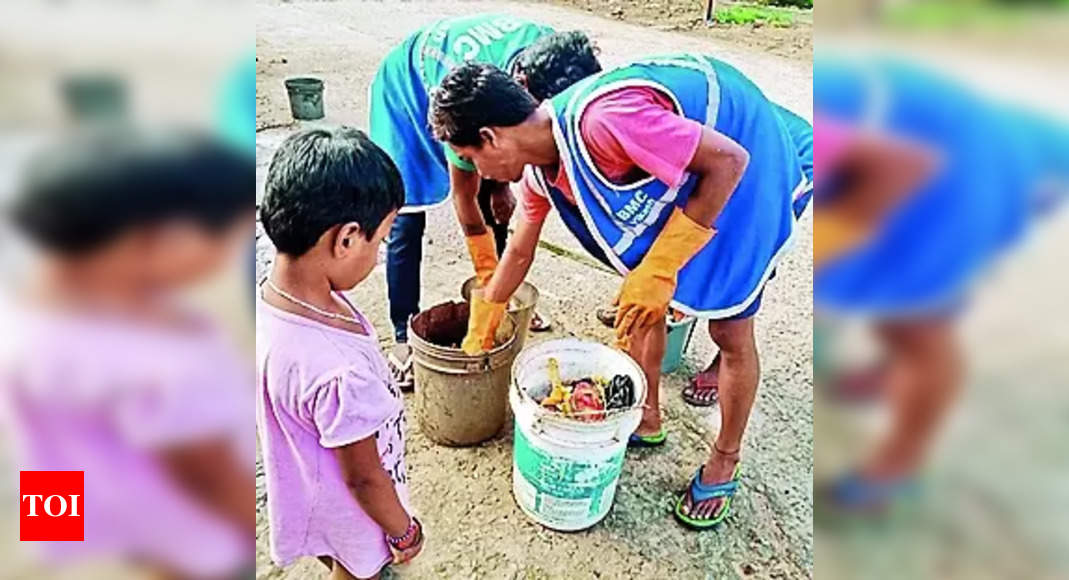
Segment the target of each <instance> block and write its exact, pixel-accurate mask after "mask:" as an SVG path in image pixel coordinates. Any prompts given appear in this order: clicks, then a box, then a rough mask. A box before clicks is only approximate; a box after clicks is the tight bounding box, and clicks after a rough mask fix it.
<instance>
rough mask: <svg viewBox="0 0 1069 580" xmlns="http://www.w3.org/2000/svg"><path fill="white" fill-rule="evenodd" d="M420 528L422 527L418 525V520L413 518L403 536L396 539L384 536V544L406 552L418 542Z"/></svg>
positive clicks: (387, 535)
mask: <svg viewBox="0 0 1069 580" xmlns="http://www.w3.org/2000/svg"><path fill="white" fill-rule="evenodd" d="M422 528H423V526H421V525H420V523H419V520H417V519H416V518H415V516H413V517H412V521H411V522H409V523H408V529H407V530H405V533H404V534H402V535H400V536H397V537H394V536H391V535H389V534H386V542H387V543H389V544H390V545H391V546H393V547H394V548H396V549H398V550H407V549H408V548H411V547H412V546H413V545H415V544H416V542H417V541H418V540H419V537H420V535H421V534H420V532H421V530H422Z"/></svg>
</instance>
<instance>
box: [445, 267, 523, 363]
mask: <svg viewBox="0 0 1069 580" xmlns="http://www.w3.org/2000/svg"><path fill="white" fill-rule="evenodd" d="M475 283H476V280H475V276H472V277H471V278H468V279H467V280H465V281H464V284H462V285H461V286H460V296H461V297H463V298H464V301H465V302H468V301H469V300H471V289H472V288H474V287H475ZM538 296H539V295H538V288H535V287H534V284H531V283H530V282H524V283H522V284H520V287H519V288H517V289H516V291H515V292H513V294H512V298H510V299H509V307H508V311H509V313H510V314H512V317H513V318H515V319H516V347H515V348H516V352H519V351H520V350H522V349H523V346H524V345H525V344H526V343H527V332H528V329H530V328H531V318H532V317H533V316H534V311H535V306H536V305H537V304H538Z"/></svg>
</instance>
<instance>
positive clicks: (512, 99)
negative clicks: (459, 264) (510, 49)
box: [428, 62, 538, 146]
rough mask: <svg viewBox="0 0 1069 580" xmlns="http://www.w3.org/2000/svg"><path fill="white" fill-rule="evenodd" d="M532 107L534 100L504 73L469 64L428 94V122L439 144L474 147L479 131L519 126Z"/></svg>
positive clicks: (478, 140) (479, 138) (481, 65)
mask: <svg viewBox="0 0 1069 580" xmlns="http://www.w3.org/2000/svg"><path fill="white" fill-rule="evenodd" d="M536 108H538V101H536V100H535V99H534V97H532V96H531V94H530V93H528V92H527V90H525V89H524V88H523V87H522V86H521V85H520V84H519V83H517V82H516V81H515V80H514V79H513V78H512V77H511V76H509V75H508V74H507V73H506V72H505V71H503V70H501V69H499V68H497V67H495V66H493V65H489V64H483V63H473V62H470V63H466V64H463V65H460V66H458V67H457V68H455V69H453V70H452V71H450V72H449V74H448V75H446V76H445V78H444V79H442V83H441V85H439V86H438V88H436V89H435V90H434V91H433V92H432V94H431V108H430V114H429V115H428V121H429V122H430V125H431V131H432V132H433V133H434V137H435V138H436V139H438V140H439V141H448V142H449V143H452V144H454V145H458V146H475V145H479V144H480V143H481V142H482V139H481V137H480V136H479V129H481V128H483V127H511V126H513V125H519V124H520V123H522V122H523V121H524V120H525V119H527V117H529V116H530V115H531V113H533V112H534V110H535V109H536Z"/></svg>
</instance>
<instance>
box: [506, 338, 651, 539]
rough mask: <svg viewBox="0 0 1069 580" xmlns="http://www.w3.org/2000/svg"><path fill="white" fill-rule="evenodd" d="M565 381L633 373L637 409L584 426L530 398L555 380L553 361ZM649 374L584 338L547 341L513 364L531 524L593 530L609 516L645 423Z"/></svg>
mask: <svg viewBox="0 0 1069 580" xmlns="http://www.w3.org/2000/svg"><path fill="white" fill-rule="evenodd" d="M550 358H555V359H557V362H558V365H559V367H560V376H561V378H562V379H564V380H571V379H579V378H582V377H587V376H591V375H602V376H605V377H609V378H611V377H612V376H614V375H618V374H627V375H630V376H631V379H632V380H633V381H634V383H635V404H634V405H633V406H632V407H631V408H629V409H623V410H615V411H608V412H607V413H606V416H605V419H604V420H600V421H595V422H589V423H586V422H581V421H577V420H575V419H570V418H566V417H563V416H561V415H559V414H557V413H555V412H553V411H549V410H546V409H543V408H542V407H541V406H540V405H539V404H538V402H536V401H535V400H534V399H532V398H531V397H530V396H529V395H528V394H527V392H528V389H529V388H531V387H533V386H539V385H545V384H546V383H548V381H549V374H548V367H549V359H550ZM645 402H646V377H645V375H644V374H643V373H642V369H641V368H640V367H639V366H638V364H636V363H635V361H634V360H632V359H631V357H629V356H628V355H626V354H625V353H623V352H621V351H618V350H615V349H612V348H609V347H607V346H605V345H603V344H599V343H594V342H586V341H581V340H576V339H561V340H550V341H546V342H542V343H539V344H536V345H534V346H531V347H529V348H527V349H525V350H524V351H523V352H522V353H520V356H519V357H518V358H517V359H516V361H515V362H514V363H513V365H512V387H511V388H510V389H509V403H510V404H511V406H512V413H513V415H515V417H516V421H515V425H516V427H515V438H514V441H513V451H512V493H513V495H514V496H515V497H516V503H517V504H518V505H519V506H520V509H521V510H523V512H524V513H526V514H527V515H528V516H529V517H530V518H531V519H533V520H534V521H536V522H538V523H540V524H542V525H544V526H546V527H548V528H552V529H555V530H561V531H575V530H582V529H585V528H589V527H590V526H593V525H594V524H596V523H598V522H600V521H601V520H602V519H603V518H605V516H606V515H608V513H609V508H611V507H612V501H613V497H614V496H615V495H616V484H617V483H618V482H619V480H620V471H621V469H622V468H623V462H624V454H625V453H626V451H627V440H628V438H629V437H630V436H631V433H633V432H634V431H635V429H636V428H637V427H638V424H639V421H641V419H642V406H643V405H644V404H645Z"/></svg>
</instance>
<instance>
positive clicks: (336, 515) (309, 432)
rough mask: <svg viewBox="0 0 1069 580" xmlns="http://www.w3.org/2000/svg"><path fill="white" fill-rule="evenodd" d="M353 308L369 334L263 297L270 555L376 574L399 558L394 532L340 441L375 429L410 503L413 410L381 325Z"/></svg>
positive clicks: (259, 411) (261, 374)
mask: <svg viewBox="0 0 1069 580" xmlns="http://www.w3.org/2000/svg"><path fill="white" fill-rule="evenodd" d="M339 296H340V295H339ZM343 300H344V298H343ZM346 303H347V304H348V301H346ZM350 306H351V305H350ZM353 313H354V315H355V316H356V317H357V318H358V319H360V320H361V321H362V324H363V326H364V328H366V329H367V330H368V332H370V333H371V334H370V336H365V335H360V334H356V333H354V332H348V331H345V330H341V329H338V328H334V327H331V326H328V325H325V324H321V323H319V322H316V321H314V320H312V319H309V318H305V317H303V316H298V315H296V314H293V313H290V312H286V311H284V310H281V309H279V308H275V307H274V306H271V305H270V304H267V303H266V302H264V301H263V300H262V299H261V300H258V303H257V324H256V351H257V352H256V362H257V370H258V380H259V388H258V396H257V405H256V415H257V423H258V427H259V433H260V442H261V449H262V452H263V460H264V471H265V474H266V476H267V512H268V518H269V520H270V525H271V542H270V544H271V558H272V559H273V560H274V561H275V563H277V564H278V565H280V566H284V565H287V564H289V563H291V562H293V561H294V560H295V559H296V558H298V557H301V556H330V557H331V558H334V559H335V560H337V561H338V562H339V563H341V564H342V565H343V566H345V568H346V569H347V570H348V571H349V572H350V573H352V574H354V575H356V576H359V577H370V576H373V575H375V574H376V573H378V572H379V571H380V570H381V569H382V568H383V566H385V565H386V564H387V563H389V561H390V559H391V555H390V550H389V548H388V546H387V544H386V539H385V538H386V536H385V533H384V532H383V530H382V528H380V527H379V525H378V524H377V523H375V521H374V520H372V519H371V518H370V517H369V516H368V515H367V514H366V513H364V511H363V510H362V509H361V508H360V504H359V503H357V501H356V499H355V498H354V497H353V495H352V493H351V492H350V491H349V489H348V488H347V487H346V485H345V482H344V481H343V479H342V474H341V469H340V467H339V465H338V462H337V460H336V459H335V456H334V454H333V451H332V450H333V448H335V447H341V446H344V445H348V444H350V443H354V442H356V441H360V440H362V439H366V438H368V437H374V438H375V440H376V443H377V446H378V450H379V455H380V457H381V458H382V466H383V468H385V469H386V471H387V473H389V474H390V477H391V478H392V479H393V482H394V485H395V486H396V488H397V493H398V495H399V496H400V498H401V502H402V503H403V504H405V506H406V508H407V505H408V504H407V502H408V488H407V486H406V481H407V476H406V473H405V462H404V430H405V417H404V404H403V401H402V399H401V393H400V391H399V390H398V389H397V387H396V386H395V385H394V384H393V381H392V380H391V378H390V373H389V369H388V367H387V363H386V360H385V358H383V356H382V353H381V352H380V351H379V343H378V340H377V338H376V336H375V333H374V330H373V329H372V326H371V324H370V323H368V322H367V319H366V318H365V317H364V316H363V315H362V314H360V312H359V311H357V310H356V309H355V308H353Z"/></svg>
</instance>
